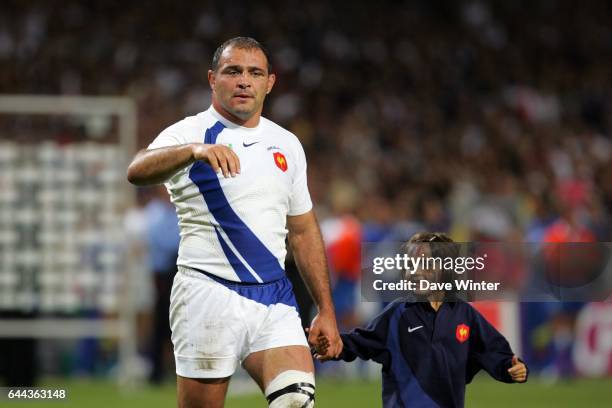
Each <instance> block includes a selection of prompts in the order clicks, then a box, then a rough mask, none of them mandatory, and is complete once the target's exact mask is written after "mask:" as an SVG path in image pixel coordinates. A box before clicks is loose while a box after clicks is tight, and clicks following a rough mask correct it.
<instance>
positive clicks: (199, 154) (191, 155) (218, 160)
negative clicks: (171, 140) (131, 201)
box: [127, 143, 240, 186]
mask: <svg viewBox="0 0 612 408" xmlns="http://www.w3.org/2000/svg"><path fill="white" fill-rule="evenodd" d="M196 160H202V161H204V162H206V163H208V164H210V165H211V166H212V168H213V170H214V171H215V173H216V172H217V171H219V169H221V171H222V172H223V175H224V176H225V177H229V176H230V175H231V176H232V177H235V176H236V174H238V173H240V160H239V159H238V156H236V153H234V152H233V151H232V150H231V149H229V148H228V147H226V146H223V145H210V144H203V143H190V144H184V145H177V146H170V147H162V148H160V149H151V150H141V151H139V152H138V153H137V154H136V156H135V157H134V160H132V163H130V165H129V166H128V169H127V179H128V181H129V182H130V183H132V184H135V185H137V186H145V185H149V184H159V183H163V182H164V181H166V180H168V179H169V178H170V177H172V176H173V175H174V174H176V172H177V171H179V170H180V169H182V168H184V167H186V166H189V165H190V164H191V163H193V162H194V161H196Z"/></svg>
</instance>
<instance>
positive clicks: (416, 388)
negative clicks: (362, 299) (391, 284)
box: [384, 305, 438, 408]
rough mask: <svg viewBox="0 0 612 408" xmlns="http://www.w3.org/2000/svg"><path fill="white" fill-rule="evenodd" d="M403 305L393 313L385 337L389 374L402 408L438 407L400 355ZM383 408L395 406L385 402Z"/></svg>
mask: <svg viewBox="0 0 612 408" xmlns="http://www.w3.org/2000/svg"><path fill="white" fill-rule="evenodd" d="M404 309H405V305H400V306H399V307H397V308H396V309H395V310H394V311H393V315H392V316H391V319H390V322H389V336H388V337H387V341H388V344H387V347H389V352H390V354H391V356H393V357H392V358H391V373H392V375H393V377H395V382H396V384H397V390H398V391H399V393H400V399H401V400H402V403H403V404H402V406H404V407H412V406H414V407H424V408H427V407H438V404H436V403H435V402H434V401H433V400H432V399H431V397H430V396H429V395H427V394H426V393H425V391H423V388H421V385H420V384H419V382H418V380H417V378H416V377H415V376H414V374H413V372H412V369H411V368H410V366H409V365H408V364H407V363H406V360H405V359H404V357H403V355H402V348H401V345H400V341H399V340H400V335H399V333H398V328H399V327H400V324H399V319H400V317H401V315H402V311H404ZM384 405H385V406H396V405H395V404H394V405H388V404H387V401H385V404H384Z"/></svg>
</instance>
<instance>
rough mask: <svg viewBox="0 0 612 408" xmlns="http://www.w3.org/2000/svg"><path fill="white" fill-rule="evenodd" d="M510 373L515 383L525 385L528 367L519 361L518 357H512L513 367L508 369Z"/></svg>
mask: <svg viewBox="0 0 612 408" xmlns="http://www.w3.org/2000/svg"><path fill="white" fill-rule="evenodd" d="M508 373H510V376H511V377H512V380H513V381H514V382H517V383H524V382H525V381H527V367H526V366H525V364H524V363H522V362H520V361H519V359H518V357H517V356H513V357H512V367H510V368H509V369H508Z"/></svg>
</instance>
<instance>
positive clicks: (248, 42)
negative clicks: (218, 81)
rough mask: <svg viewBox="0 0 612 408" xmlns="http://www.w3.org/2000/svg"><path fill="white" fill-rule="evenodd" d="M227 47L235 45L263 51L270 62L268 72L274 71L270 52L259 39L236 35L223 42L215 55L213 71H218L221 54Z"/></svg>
mask: <svg viewBox="0 0 612 408" xmlns="http://www.w3.org/2000/svg"><path fill="white" fill-rule="evenodd" d="M227 47H235V48H239V49H242V50H261V52H263V53H264V55H265V56H266V61H267V63H268V74H269V73H271V72H272V63H271V62H270V53H269V52H268V50H267V49H266V48H265V47H264V46H263V45H261V43H260V42H259V41H257V40H256V39H254V38H251V37H234V38H230V39H229V40H227V41H226V42H224V43H223V44H221V45H220V46H219V48H217V50H216V51H215V54H214V55H213V59H212V65H211V69H212V70H213V71H216V70H217V68H219V60H220V59H221V54H223V51H225V49H226V48H227Z"/></svg>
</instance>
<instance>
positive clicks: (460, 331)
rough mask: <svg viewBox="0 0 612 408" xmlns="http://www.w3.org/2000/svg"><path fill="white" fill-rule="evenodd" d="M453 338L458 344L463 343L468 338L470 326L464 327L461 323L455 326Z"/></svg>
mask: <svg viewBox="0 0 612 408" xmlns="http://www.w3.org/2000/svg"><path fill="white" fill-rule="evenodd" d="M455 337H457V340H458V341H459V343H463V342H465V341H466V340H467V339H469V338H470V326H468V325H465V324H463V323H461V324H458V325H457V330H456V331H455Z"/></svg>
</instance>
